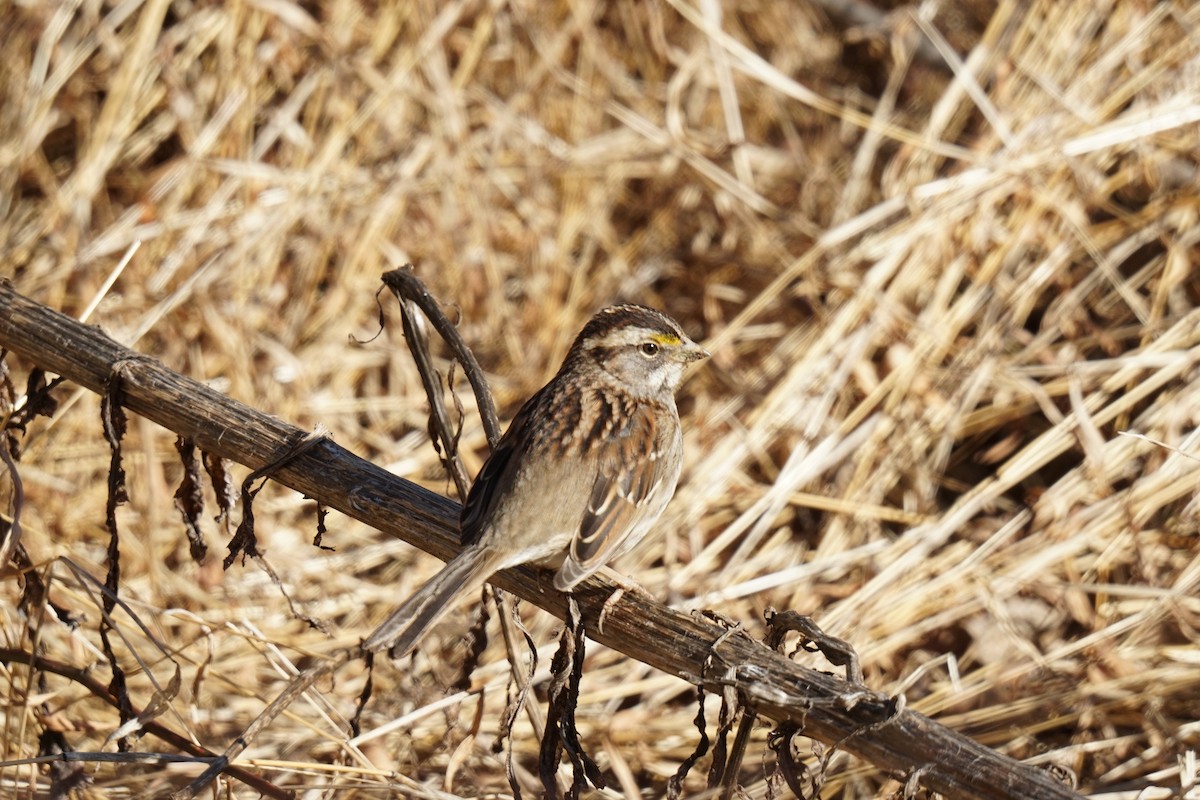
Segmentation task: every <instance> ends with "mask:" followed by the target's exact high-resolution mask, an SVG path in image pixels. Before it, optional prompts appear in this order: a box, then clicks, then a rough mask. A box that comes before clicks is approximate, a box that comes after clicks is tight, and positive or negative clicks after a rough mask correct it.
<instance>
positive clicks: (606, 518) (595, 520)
mask: <svg viewBox="0 0 1200 800" xmlns="http://www.w3.org/2000/svg"><path fill="white" fill-rule="evenodd" d="M597 462H598V466H599V468H598V470H597V475H596V480H595V483H593V484H592V491H591V495H590V497H589V498H588V504H587V508H586V509H585V510H584V513H583V519H582V521H581V522H580V525H579V533H578V535H577V536H576V537H575V539H574V541H573V542H572V544H571V552H570V554H569V556H568V558H567V560H566V561H565V562H564V563H563V565H562V568H561V570H560V571H559V574H558V575H557V576H556V577H555V581H554V582H555V586H557V587H558V588H559V589H569V588H571V587H573V586H574V585H575V584H576V583H578V582H579V581H581V580H583V579H584V578H586V577H587V576H588V575H591V574H592V573H593V572H595V571H596V570H597V569H599V568H600V567H602V566H604V564H606V563H608V561H609V560H611V559H612V558H614V557H615V556H616V555H617V554H618V553H619V552H621V551H622V549H623V547H622V546H623V545H624V544H625V542H626V539H627V538H628V536H629V534H630V533H631V532H633V531H634V530H635V529H636V528H637V526H638V523H639V522H641V521H642V519H643V518H644V517H645V515H646V512H647V507H648V504H649V501H650V499H651V498H652V497H653V496H654V494H655V492H656V489H657V488H658V486H659V484H660V483H661V478H662V475H661V465H662V458H661V457H660V453H659V431H658V430H657V425H656V424H655V415H654V412H653V409H651V408H648V407H646V406H637V407H636V408H635V409H634V410H633V411H632V413H631V414H630V416H629V418H628V420H627V422H626V424H625V426H624V427H623V428H622V429H621V430H620V431H618V432H617V435H616V436H613V437H612V438H610V439H609V440H608V441H607V442H605V443H604V444H603V445H601V450H600V452H598V453H597Z"/></svg>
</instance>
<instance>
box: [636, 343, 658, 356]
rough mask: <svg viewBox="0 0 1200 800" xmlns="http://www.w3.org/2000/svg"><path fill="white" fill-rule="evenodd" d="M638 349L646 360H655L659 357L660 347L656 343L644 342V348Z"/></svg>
mask: <svg viewBox="0 0 1200 800" xmlns="http://www.w3.org/2000/svg"><path fill="white" fill-rule="evenodd" d="M638 349H639V350H641V351H642V355H644V356H645V357H646V358H654V357H655V356H656V355H658V345H657V344H656V343H655V342H642V346H641V347H639V348H638Z"/></svg>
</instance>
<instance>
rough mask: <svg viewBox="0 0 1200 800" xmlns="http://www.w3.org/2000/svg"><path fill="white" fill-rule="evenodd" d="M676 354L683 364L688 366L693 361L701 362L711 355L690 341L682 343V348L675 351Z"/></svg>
mask: <svg viewBox="0 0 1200 800" xmlns="http://www.w3.org/2000/svg"><path fill="white" fill-rule="evenodd" d="M676 354H677V355H678V357H679V360H680V361H682V362H683V363H684V364H690V363H691V362H693V361H702V360H703V359H706V358H708V357H709V356H710V355H712V354H711V353H709V352H708V351H707V350H705V349H704V348H703V347H701V346H700V345H698V344H696V343H695V342H693V341H691V340H690V339H689V340H688V341H687V342H685V343H684V345H683V347H681V348H679V350H677V351H676Z"/></svg>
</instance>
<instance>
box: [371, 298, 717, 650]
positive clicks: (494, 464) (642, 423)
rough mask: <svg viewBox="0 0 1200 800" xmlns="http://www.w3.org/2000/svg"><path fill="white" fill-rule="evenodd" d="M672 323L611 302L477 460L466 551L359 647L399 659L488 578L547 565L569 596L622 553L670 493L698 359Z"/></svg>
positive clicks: (466, 509)
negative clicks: (685, 388)
mask: <svg viewBox="0 0 1200 800" xmlns="http://www.w3.org/2000/svg"><path fill="white" fill-rule="evenodd" d="M707 357H708V353H707V352H706V351H705V350H704V348H702V347H700V346H699V345H698V344H696V343H695V342H693V341H692V340H691V339H689V338H688V337H687V336H686V335H685V334H684V333H683V330H682V329H681V328H680V327H679V324H678V323H676V322H675V321H674V320H673V319H671V318H670V317H668V316H666V315H665V314H662V313H660V312H658V311H655V310H653V309H650V308H645V307H643V306H637V305H620V306H613V307H611V308H606V309H604V310H603V311H601V312H599V313H598V314H596V316H594V317H592V319H591V320H590V321H589V322H588V323H587V325H585V326H584V328H583V330H582V331H580V333H579V336H578V337H576V339H575V342H574V344H572V345H571V349H570V352H568V353H567V357H566V359H565V360H564V361H563V364H562V366H561V367H560V368H559V370H558V374H556V375H555V376H554V378H552V379H551V380H550V382H549V383H547V384H546V385H545V386H544V387H542V389H541V390H540V391H539V392H538V393H537V394H535V395H534V396H533V397H531V398H530V399H529V400H528V401H526V403H525V405H524V406H522V407H521V410H520V411H519V412H517V415H516V417H514V418H513V421H512V424H510V425H509V426H508V430H507V431H506V432H505V434H504V436H503V437H501V439H500V442H499V444H498V445H497V446H496V449H495V450H494V451H493V452H492V454H491V456H490V457H489V458H488V460H487V461H486V462H485V463H484V465H483V468H482V469H481V470H480V471H479V476H478V477H477V478H476V479H475V484H474V485H473V486H472V487H471V491H470V492H469V493H468V495H467V502H466V504H465V505H464V506H463V511H462V517H461V534H460V535H461V540H462V543H463V545H464V546H465V549H464V550H463V551H462V552H461V553H459V555H457V556H455V557H454V558H453V559H452V560H451V561H450V562H449V563H447V564H446V566H445V567H443V568H442V570H441V572H439V573H438V574H436V575H434V576H433V577H432V578H430V579H429V581H428V582H427V583H426V584H425V585H424V586H422V587H421V588H420V589H419V590H417V592H416V594H414V595H413V596H412V597H410V598H409V599H408V600H407V601H406V602H405V603H404V605H403V606H401V607H400V608H399V609H398V610H397V611H396V612H395V613H394V614H392V615H391V616H390V617H389V618H388V619H387V621H386V622H384V624H383V625H381V626H380V627H379V629H378V630H377V631H375V633H374V634H372V635H371V637H370V638H368V639H367V640H366V641H365V642H364V643H363V647H364V649H366V650H368V651H377V650H382V649H384V648H389V649H390V653H391V655H392V657H394V658H398V657H402V656H405V655H407V654H408V653H409V652H411V651H412V649H413V648H414V647H416V645H417V642H418V641H419V640H420V638H421V636H422V635H423V634H424V633H425V631H426V630H427V629H428V628H429V627H430V626H431V625H433V624H434V623H435V622H437V620H438V619H440V618H441V616H442V615H443V614H444V613H446V612H447V611H449V610H450V609H451V608H452V607H453V601H454V600H455V599H456V598H458V597H460V596H462V595H464V594H466V593H468V592H473V591H476V590H477V589H478V588H479V587H480V586H481V585H483V583H484V582H485V581H487V579H488V578H490V577H491V576H492V575H494V574H495V573H496V572H498V571H500V570H502V569H506V568H508V567H514V566H517V565H519V564H530V563H535V564H541V565H546V566H554V567H557V568H558V573H557V574H556V575H555V576H554V586H555V588H557V589H559V590H561V591H570V590H571V589H572V588H574V587H575V586H576V585H577V584H578V583H579V582H580V581H582V580H583V579H584V578H586V577H588V576H589V575H591V574H592V573H594V572H595V571H596V570H598V569H600V568H601V567H602V566H604V565H605V564H606V563H608V562H609V561H611V560H612V559H614V558H616V557H617V556H618V555H620V554H622V553H624V552H626V551H627V550H629V549H630V548H631V547H633V546H634V545H635V544H637V542H638V541H639V540H641V538H642V537H643V536H644V535H645V534H646V533H647V531H648V530H649V529H650V526H651V525H653V524H654V522H655V520H657V519H658V517H659V515H660V514H662V512H663V509H664V508H665V507H666V505H667V502H668V501H669V500H670V499H671V496H672V495H673V494H674V493H675V483H676V481H677V480H678V479H679V470H680V467H681V465H682V462H683V436H682V434H681V432H680V428H679V412H678V411H677V410H676V408H675V391H676V390H677V389H678V388H679V384H680V382H681V381H682V379H683V373H684V368H685V367H686V366H687V365H688V364H689V363H691V362H693V361H697V360H699V359H702V358H707Z"/></svg>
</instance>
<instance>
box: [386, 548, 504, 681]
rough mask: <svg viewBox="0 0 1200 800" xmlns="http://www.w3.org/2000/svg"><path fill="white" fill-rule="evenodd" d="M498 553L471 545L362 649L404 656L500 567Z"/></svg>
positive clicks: (409, 600) (430, 580) (411, 599)
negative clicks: (460, 599) (435, 624)
mask: <svg viewBox="0 0 1200 800" xmlns="http://www.w3.org/2000/svg"><path fill="white" fill-rule="evenodd" d="M498 560H499V559H498V558H497V555H496V552H495V551H494V550H491V549H481V548H478V547H470V548H467V549H466V550H464V551H463V552H461V553H459V554H458V555H457V556H455V557H454V558H453V559H451V560H450V561H449V562H448V563H447V564H446V566H444V567H442V570H441V572H439V573H438V574H436V575H434V576H433V577H432V578H430V579H429V580H428V581H427V582H426V583H425V585H424V586H422V587H421V588H420V589H418V590H417V591H416V593H415V594H413V596H412V597H410V598H408V600H406V601H404V605H402V606H400V608H399V609H397V610H396V611H395V612H394V613H393V614H392V615H391V616H390V617H388V618H387V621H386V622H384V623H383V624H382V625H380V626H379V628H378V629H377V630H376V631H375V632H374V633H372V634H371V635H370V636H369V637H368V638H367V639H366V641H364V642H363V649H364V650H366V651H368V652H378V651H380V650H384V649H387V651H388V655H390V656H391V657H392V658H403V657H404V656H406V655H408V654H409V653H411V652H412V651H413V649H414V648H416V646H417V644H418V643H419V642H420V641H421V637H422V636H424V635H425V631H427V630H429V628H431V627H432V626H433V625H434V623H436V622H437V621H438V620H440V619H441V618H442V616H443V615H445V614H446V612H448V611H450V610H451V609H452V608H454V605H455V601H456V600H458V599H459V598H460V597H463V596H465V595H467V594H469V593H471V592H474V591H476V590H478V589H479V588H480V587H481V586H483V584H484V583H485V582H486V581H487V579H488V578H490V577H492V575H493V574H494V573H495V572H496V570H497V569H498V565H497V561H498Z"/></svg>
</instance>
